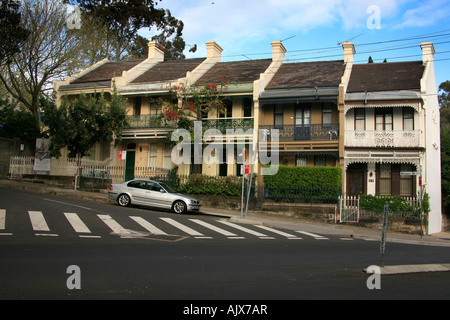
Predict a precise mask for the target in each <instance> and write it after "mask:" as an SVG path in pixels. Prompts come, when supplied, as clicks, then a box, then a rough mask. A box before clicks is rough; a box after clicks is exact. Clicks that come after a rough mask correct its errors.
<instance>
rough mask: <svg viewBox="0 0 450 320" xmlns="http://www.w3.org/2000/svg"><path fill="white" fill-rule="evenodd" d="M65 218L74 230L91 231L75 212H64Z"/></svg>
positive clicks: (80, 231) (79, 231)
mask: <svg viewBox="0 0 450 320" xmlns="http://www.w3.org/2000/svg"><path fill="white" fill-rule="evenodd" d="M64 215H65V216H66V218H67V220H68V221H69V223H70V224H71V226H72V228H73V229H74V230H75V232H78V233H91V230H89V228H88V227H87V226H86V225H85V224H84V222H83V221H81V219H80V217H79V216H78V215H77V214H76V213H70V212H64Z"/></svg>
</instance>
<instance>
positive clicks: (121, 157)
mask: <svg viewBox="0 0 450 320" xmlns="http://www.w3.org/2000/svg"><path fill="white" fill-rule="evenodd" d="M126 158H127V152H126V151H119V160H125V159H126Z"/></svg>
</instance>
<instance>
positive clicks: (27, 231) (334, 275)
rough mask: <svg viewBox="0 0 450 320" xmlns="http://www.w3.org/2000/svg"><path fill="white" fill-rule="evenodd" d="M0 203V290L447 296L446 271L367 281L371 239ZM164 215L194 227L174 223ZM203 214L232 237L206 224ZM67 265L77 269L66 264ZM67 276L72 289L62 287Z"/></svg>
mask: <svg viewBox="0 0 450 320" xmlns="http://www.w3.org/2000/svg"><path fill="white" fill-rule="evenodd" d="M0 210H3V212H4V216H5V219H4V220H3V221H4V226H3V228H0V234H1V235H0V252H1V254H0V288H1V291H0V299H149V300H155V299H156V300H159V299H161V300H172V299H175V300H182V301H178V302H177V303H176V304H174V305H173V308H171V312H173V313H174V314H178V313H181V312H182V311H184V310H185V309H184V308H185V307H190V308H191V309H189V310H187V309H186V311H195V306H196V303H198V301H203V300H208V301H210V303H211V305H214V303H218V302H214V301H218V300H225V301H228V300H229V301H233V302H242V301H247V300H252V301H255V300H256V301H259V302H264V301H269V302H270V301H273V300H307V299H339V300H342V299H449V298H450V273H449V272H436V273H418V274H404V275H386V276H381V289H373V290H370V289H368V287H367V280H368V278H369V276H370V275H368V274H366V273H365V272H363V269H364V268H367V267H368V266H370V265H378V264H379V263H380V255H379V243H378V242H374V241H365V240H363V239H342V238H339V237H338V236H335V237H334V236H327V238H326V239H322V240H318V239H317V238H314V237H309V236H307V235H300V234H297V236H300V237H298V238H297V239H295V238H292V237H288V236H286V235H285V234H284V235H283V234H280V233H274V232H271V231H269V230H264V229H260V228H257V227H256V226H252V225H245V224H241V225H240V227H244V228H247V229H250V230H253V231H254V232H259V233H264V234H265V235H270V236H271V237H270V238H267V239H266V238H263V237H258V236H256V235H254V234H249V233H244V232H243V231H242V230H241V229H236V228H232V227H230V226H227V225H225V224H223V223H221V222H218V221H217V220H219V218H217V217H211V216H203V215H198V214H197V215H191V214H186V215H181V216H180V215H174V214H172V213H170V212H167V211H155V210H149V209H145V208H121V207H119V206H117V205H106V204H99V203H93V202H87V201H79V200H73V199H72V200H71V199H63V198H59V197H51V196H48V195H40V194H33V193H27V192H23V191H15V190H10V189H0ZM30 211H32V212H41V213H42V216H43V217H45V222H46V223H47V227H48V230H46V231H37V230H34V229H33V227H32V223H31V214H30V213H29V212H30ZM64 213H75V214H76V215H77V216H78V217H79V218H80V220H81V221H83V223H84V224H85V226H87V227H88V228H89V230H90V233H83V234H81V233H80V232H76V230H75V229H74V227H73V226H72V225H71V224H70V223H69V222H68V220H67V218H66V216H65V215H64ZM106 216H109V217H110V218H111V220H113V221H115V222H117V223H118V224H119V225H120V226H122V227H123V228H124V230H128V231H130V233H128V234H120V233H117V232H116V233H115V232H113V231H112V230H111V228H110V227H109V226H108V225H107V224H106V223H105V221H104V220H102V219H100V217H103V218H104V217H106ZM130 217H140V218H141V219H143V220H145V221H147V222H148V223H151V224H152V225H153V226H155V227H158V228H159V230H161V231H164V234H159V235H155V234H152V233H151V232H148V231H145V230H144V229H143V228H141V227H139V226H137V224H136V221H135V220H132V219H130ZM167 219H171V220H173V221H176V222H178V223H179V224H182V225H184V226H190V227H191V228H192V230H195V231H198V232H199V233H201V234H202V236H195V235H190V234H188V233H186V232H183V231H182V230H180V229H178V228H176V227H175V226H174V225H173V224H168V223H167V221H168V220H167ZM141 221H142V220H141ZM198 221H201V222H198ZM204 222H206V223H208V224H209V225H214V226H215V227H216V228H222V230H227V231H229V232H231V231H232V232H233V233H234V234H235V237H234V236H230V235H226V234H221V233H218V232H217V230H215V231H214V230H212V229H210V228H206V227H205V226H204V225H202V224H201V223H204ZM0 227H1V219H0ZM278 231H282V232H285V233H288V234H292V230H289V231H287V230H278ZM384 262H385V264H386V265H388V264H392V265H394V264H424V263H450V248H448V247H432V246H416V245H409V244H399V243H388V244H387V245H386V254H385V257H384ZM69 266H77V268H78V270H79V272H78V273H77V272H68V267H69ZM75 276H78V278H74V277H75ZM73 279H75V280H76V281H75V280H74V282H73V283H77V284H78V285H79V289H78V288H72V289H71V288H69V287H68V282H70V280H73ZM221 303H223V301H222V302H221ZM286 303H287V304H288V305H290V303H289V302H286ZM191 304H193V305H191ZM158 306H159V307H161V306H164V304H159V303H157V304H156V305H154V307H156V308H158ZM193 307H194V309H193ZM223 308H225V309H226V310H228V309H227V307H226V306H225V307H223ZM205 310H206V309H205ZM222 310H224V309H222ZM272 310H274V309H272ZM260 311H261V310H260ZM224 312H225V311H223V313H224ZM272 312H275V311H272Z"/></svg>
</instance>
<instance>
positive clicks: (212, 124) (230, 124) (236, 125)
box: [202, 118, 253, 133]
mask: <svg viewBox="0 0 450 320" xmlns="http://www.w3.org/2000/svg"><path fill="white" fill-rule="evenodd" d="M202 128H203V131H205V130H208V129H218V130H219V131H220V132H222V133H225V130H226V129H234V130H236V129H242V130H243V131H247V130H248V129H253V118H222V119H204V120H202Z"/></svg>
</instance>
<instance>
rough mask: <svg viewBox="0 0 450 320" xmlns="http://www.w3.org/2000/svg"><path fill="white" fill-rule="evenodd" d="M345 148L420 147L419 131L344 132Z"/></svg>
mask: <svg viewBox="0 0 450 320" xmlns="http://www.w3.org/2000/svg"><path fill="white" fill-rule="evenodd" d="M344 145H345V146H346V147H399V148H415V147H420V131H417V130H416V131H376V130H364V131H362V130H361V131H353V130H352V131H345V137H344Z"/></svg>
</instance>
